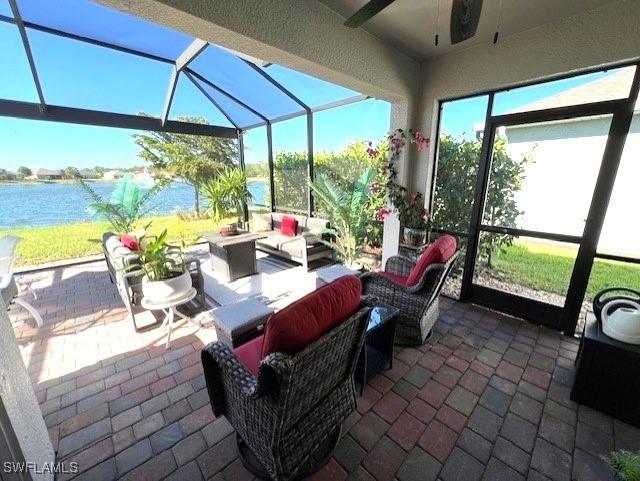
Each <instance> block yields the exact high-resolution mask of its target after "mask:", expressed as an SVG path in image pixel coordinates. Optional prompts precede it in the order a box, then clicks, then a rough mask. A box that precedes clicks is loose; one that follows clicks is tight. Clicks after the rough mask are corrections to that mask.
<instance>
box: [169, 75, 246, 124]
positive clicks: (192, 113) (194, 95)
mask: <svg viewBox="0 0 640 481" xmlns="http://www.w3.org/2000/svg"><path fill="white" fill-rule="evenodd" d="M187 118H188V119H189V121H196V122H201V121H204V122H206V123H208V124H211V125H219V126H221V127H233V124H232V123H231V122H229V120H228V119H227V118H226V117H225V116H224V114H223V113H222V112H220V110H218V109H217V108H216V106H215V105H214V104H213V103H212V102H211V101H210V100H208V99H207V98H206V97H205V96H204V94H203V93H202V92H201V91H200V90H198V88H197V87H196V86H195V85H194V84H193V82H191V80H189V79H188V78H187V76H186V75H184V74H183V73H181V74H180V76H179V77H178V85H177V86H176V91H175V94H174V95H173V102H172V103H171V110H170V111H169V119H170V120H182V121H186V120H187Z"/></svg>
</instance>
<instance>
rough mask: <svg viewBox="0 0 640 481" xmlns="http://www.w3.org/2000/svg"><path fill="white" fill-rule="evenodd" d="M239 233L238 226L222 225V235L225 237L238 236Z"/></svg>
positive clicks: (233, 224)
mask: <svg viewBox="0 0 640 481" xmlns="http://www.w3.org/2000/svg"><path fill="white" fill-rule="evenodd" d="M237 233H238V224H235V223H232V224H222V225H221V226H220V234H222V235H224V236H229V235H236V234H237Z"/></svg>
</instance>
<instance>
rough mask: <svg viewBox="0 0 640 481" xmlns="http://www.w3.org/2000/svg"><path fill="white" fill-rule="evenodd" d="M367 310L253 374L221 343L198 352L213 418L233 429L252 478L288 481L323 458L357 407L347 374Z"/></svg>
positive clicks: (268, 360) (272, 356)
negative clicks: (222, 417) (225, 419)
mask: <svg viewBox="0 0 640 481" xmlns="http://www.w3.org/2000/svg"><path fill="white" fill-rule="evenodd" d="M369 311H370V308H368V307H361V308H360V309H359V310H357V312H356V313H355V314H353V315H352V316H350V317H349V318H347V319H346V320H344V321H343V322H341V323H340V324H338V325H337V326H336V327H334V328H333V329H332V330H330V331H329V332H327V333H326V334H324V335H323V336H322V337H320V338H319V339H318V340H316V341H315V342H313V343H311V344H309V345H308V346H307V347H305V348H304V349H303V350H301V351H299V352H297V353H296V354H294V355H289V354H284V353H282V352H274V353H271V354H269V355H267V356H266V357H265V358H264V359H262V360H261V361H260V364H259V367H258V372H257V376H256V375H254V374H252V373H251V372H250V370H249V369H247V367H245V364H243V363H242V362H241V361H240V359H239V358H238V357H237V356H236V353H235V352H234V351H232V350H231V348H230V347H229V346H227V345H226V344H223V343H221V342H213V343H211V344H209V345H208V346H207V347H206V348H205V349H204V350H203V351H202V364H203V368H204V375H205V379H206V383H207V389H208V392H209V398H210V400H211V406H212V408H213V412H214V413H215V415H216V416H221V415H224V416H226V417H227V419H228V420H229V422H230V423H231V425H232V426H233V427H234V428H235V430H236V439H237V442H238V450H239V453H240V457H241V460H242V461H243V464H244V465H245V467H247V468H248V469H249V470H250V471H251V472H252V473H253V474H254V475H256V476H258V477H261V478H270V479H272V480H274V481H288V480H291V479H297V478H298V477H300V476H306V475H308V474H310V473H311V472H313V471H314V470H316V469H318V468H319V467H320V466H322V464H324V463H325V462H326V461H327V460H328V459H329V457H330V456H331V454H332V452H333V449H334V448H335V445H336V444H337V441H338V439H339V436H340V427H341V425H342V423H343V421H344V420H345V419H346V418H347V416H348V415H349V414H350V413H351V412H352V411H353V410H354V409H355V406H356V391H355V386H354V380H353V372H354V369H355V365H356V362H357V359H358V355H359V353H360V350H361V349H362V343H363V340H364V334H365V330H366V325H367V322H368V317H369ZM236 351H237V349H236ZM256 461H257V463H256Z"/></svg>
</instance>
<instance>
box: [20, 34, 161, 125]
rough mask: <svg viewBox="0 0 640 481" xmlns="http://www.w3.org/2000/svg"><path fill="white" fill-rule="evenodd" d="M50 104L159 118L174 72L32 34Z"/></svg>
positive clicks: (115, 53)
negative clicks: (142, 114)
mask: <svg viewBox="0 0 640 481" xmlns="http://www.w3.org/2000/svg"><path fill="white" fill-rule="evenodd" d="M27 34H28V36H29V41H30V44H31V48H32V51H33V55H34V58H35V61H36V67H37V69H38V74H39V77H40V82H41V83H42V88H43V90H44V95H45V99H46V101H47V103H49V104H53V105H63V106H66V107H76V108H82V109H91V110H101V111H106V112H116V113H124V114H138V113H144V114H147V115H151V116H154V117H159V116H160V115H161V113H162V109H163V106H164V98H165V94H166V91H167V85H168V83H169V78H170V76H171V68H172V67H171V66H170V65H169V64H165V63H162V62H156V61H154V60H148V59H146V58H141V57H137V56H135V55H130V54H127V53H122V52H119V51H116V50H112V49H108V48H103V47H99V46H97V45H92V44H88V43H84V42H78V41H75V40H71V39H68V38H64V37H60V36H57V35H51V34H48V33H43V32H40V31H37V30H31V29H27Z"/></svg>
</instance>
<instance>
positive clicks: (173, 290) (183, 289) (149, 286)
mask: <svg viewBox="0 0 640 481" xmlns="http://www.w3.org/2000/svg"><path fill="white" fill-rule="evenodd" d="M189 289H191V274H189V272H183V273H182V274H180V275H179V276H176V277H172V278H171V279H163V280H161V281H150V280H149V279H148V278H147V277H146V276H145V277H143V278H142V295H143V296H144V297H146V298H147V299H149V301H151V302H153V303H155V304H161V303H162V302H165V301H170V300H172V299H178V298H179V297H181V296H184V295H185V294H186V293H187V292H188V291H189Z"/></svg>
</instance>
